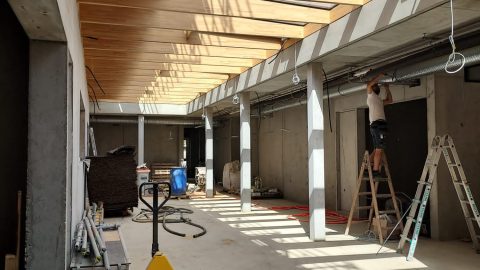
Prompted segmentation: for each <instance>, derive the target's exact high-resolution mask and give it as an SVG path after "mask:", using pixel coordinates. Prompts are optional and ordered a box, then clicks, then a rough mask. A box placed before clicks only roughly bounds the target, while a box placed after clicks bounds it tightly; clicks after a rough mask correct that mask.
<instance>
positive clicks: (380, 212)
mask: <svg viewBox="0 0 480 270" xmlns="http://www.w3.org/2000/svg"><path fill="white" fill-rule="evenodd" d="M378 213H379V214H395V213H397V212H396V211H395V210H383V211H378Z"/></svg>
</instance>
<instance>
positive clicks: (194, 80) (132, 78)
mask: <svg viewBox="0 0 480 270" xmlns="http://www.w3.org/2000/svg"><path fill="white" fill-rule="evenodd" d="M96 78H97V80H98V81H100V83H111V82H118V81H119V80H122V81H125V80H128V81H135V82H142V83H145V84H150V83H152V82H170V83H204V84H221V83H223V82H224V81H225V80H219V79H208V78H175V77H157V78H155V77H152V76H128V77H123V78H121V79H119V78H118V77H115V76H108V77H107V76H104V75H101V76H98V75H97V76H96ZM88 81H89V82H90V84H92V83H95V81H94V79H93V78H92V77H91V76H88Z"/></svg>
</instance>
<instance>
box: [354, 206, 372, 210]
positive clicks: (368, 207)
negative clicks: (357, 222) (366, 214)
mask: <svg viewBox="0 0 480 270" xmlns="http://www.w3.org/2000/svg"><path fill="white" fill-rule="evenodd" d="M371 208H372V207H371V206H358V207H357V209H358V210H367V209H371Z"/></svg>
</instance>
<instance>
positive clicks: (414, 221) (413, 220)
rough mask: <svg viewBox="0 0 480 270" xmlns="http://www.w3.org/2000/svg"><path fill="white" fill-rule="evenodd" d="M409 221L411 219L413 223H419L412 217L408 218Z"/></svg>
mask: <svg viewBox="0 0 480 270" xmlns="http://www.w3.org/2000/svg"><path fill="white" fill-rule="evenodd" d="M407 219H410V220H412V222H413V223H416V222H417V220H416V219H415V218H413V217H410V216H408V217H407Z"/></svg>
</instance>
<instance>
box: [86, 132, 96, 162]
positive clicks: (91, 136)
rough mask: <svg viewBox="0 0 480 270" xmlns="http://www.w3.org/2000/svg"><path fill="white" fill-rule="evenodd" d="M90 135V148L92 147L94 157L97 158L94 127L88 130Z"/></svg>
mask: <svg viewBox="0 0 480 270" xmlns="http://www.w3.org/2000/svg"><path fill="white" fill-rule="evenodd" d="M88 134H89V135H90V136H89V137H90V146H91V147H92V152H93V156H94V157H96V156H97V145H96V144H95V136H94V135H93V127H89V128H88Z"/></svg>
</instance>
